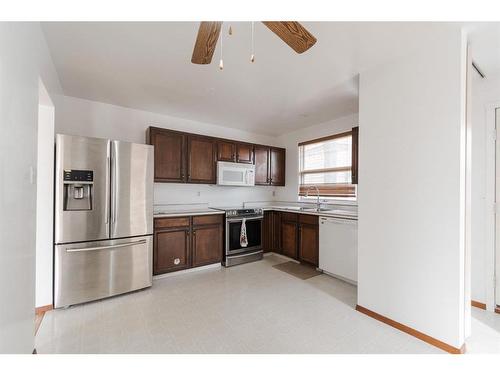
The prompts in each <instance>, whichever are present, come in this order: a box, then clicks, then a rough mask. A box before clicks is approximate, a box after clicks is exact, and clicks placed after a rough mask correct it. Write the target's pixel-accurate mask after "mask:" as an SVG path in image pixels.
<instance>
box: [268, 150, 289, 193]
mask: <svg viewBox="0 0 500 375" xmlns="http://www.w3.org/2000/svg"><path fill="white" fill-rule="evenodd" d="M270 153H271V158H270V159H271V162H270V181H271V185H277V186H285V150H284V149H282V148H271V152H270Z"/></svg>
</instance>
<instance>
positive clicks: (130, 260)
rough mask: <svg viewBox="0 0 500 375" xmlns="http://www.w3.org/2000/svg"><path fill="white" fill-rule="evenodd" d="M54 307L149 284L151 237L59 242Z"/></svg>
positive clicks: (55, 270) (56, 254) (151, 255)
mask: <svg viewBox="0 0 500 375" xmlns="http://www.w3.org/2000/svg"><path fill="white" fill-rule="evenodd" d="M54 256H55V259H54V273H55V279H54V305H55V307H56V308H59V307H64V306H69V305H74V304H77V303H83V302H88V301H93V300H97V299H101V298H106V297H110V296H114V295H117V294H121V293H125V292H130V291H132V290H135V289H142V288H145V287H148V286H151V283H152V275H151V270H152V268H153V267H152V261H153V260H152V258H153V239H152V237H151V236H146V237H135V238H133V239H131V238H127V239H120V240H106V241H96V242H85V243H76V244H66V245H58V246H56V247H55V253H54Z"/></svg>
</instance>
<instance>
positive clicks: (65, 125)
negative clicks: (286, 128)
mask: <svg viewBox="0 0 500 375" xmlns="http://www.w3.org/2000/svg"><path fill="white" fill-rule="evenodd" d="M55 100H56V103H55V104H56V108H57V111H56V132H57V133H65V134H73V135H82V136H87V137H101V138H112V139H118V140H123V141H129V142H139V143H144V142H145V138H146V129H147V128H148V127H149V126H157V127H160V128H167V129H174V130H181V131H186V132H192V133H199V134H204V135H210V136H216V137H224V138H229V139H235V140H241V141H248V142H255V143H262V144H267V145H275V144H276V140H275V138H274V137H270V136H265V135H259V134H254V133H250V132H246V131H241V130H238V129H231V128H226V127H222V126H218V125H214V124H207V123H202V122H198V121H191V120H187V119H181V118H176V117H171V116H165V115H161V114H156V113H151V112H146V111H141V110H136V109H130V108H124V107H119V106H115V105H110V104H106V103H100V102H94V101H89V100H84V99H79V98H74V97H69V96H57V97H56V99H55ZM280 189H282V188H280V187H265V186H264V187H263V186H259V187H254V188H241V187H220V186H210V185H198V184H196V185H194V184H171V183H166V184H160V183H157V184H155V203H156V204H172V203H174V204H187V203H208V204H210V205H236V204H241V203H242V201H261V200H272V199H273V192H276V193H277V192H278V191H279V190H280Z"/></svg>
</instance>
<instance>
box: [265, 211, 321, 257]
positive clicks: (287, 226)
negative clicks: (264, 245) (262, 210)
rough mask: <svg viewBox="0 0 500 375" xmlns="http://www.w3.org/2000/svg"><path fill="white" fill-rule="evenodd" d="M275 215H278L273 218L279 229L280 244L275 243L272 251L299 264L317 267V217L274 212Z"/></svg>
mask: <svg viewBox="0 0 500 375" xmlns="http://www.w3.org/2000/svg"><path fill="white" fill-rule="evenodd" d="M275 214H278V215H279V217H278V218H275V220H276V222H275V226H276V227H279V228H280V231H281V233H280V234H279V235H278V238H280V239H281V244H276V242H275V246H274V249H275V250H274V251H275V252H277V253H281V254H283V255H285V256H287V257H290V258H293V259H297V260H299V261H300V262H305V263H309V264H312V265H314V266H318V258H319V225H318V216H316V215H306V214H295V213H289V212H282V213H280V212H275ZM278 222H279V223H280V224H279V226H278V225H277V223H278ZM275 234H276V232H275ZM275 241H276V239H275Z"/></svg>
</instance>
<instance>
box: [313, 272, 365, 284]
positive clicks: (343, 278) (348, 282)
mask: <svg viewBox="0 0 500 375" xmlns="http://www.w3.org/2000/svg"><path fill="white" fill-rule="evenodd" d="M318 270H321V269H319V268H318ZM321 272H323V273H324V274H325V275H328V276H330V277H334V278H336V279H339V280H341V281H344V282H346V283H347V284H351V285H354V286H358V283H357V282H356V281H354V280H351V279H348V278H346V277H342V276H339V275H335V274H333V273H330V272H327V271H324V270H321Z"/></svg>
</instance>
